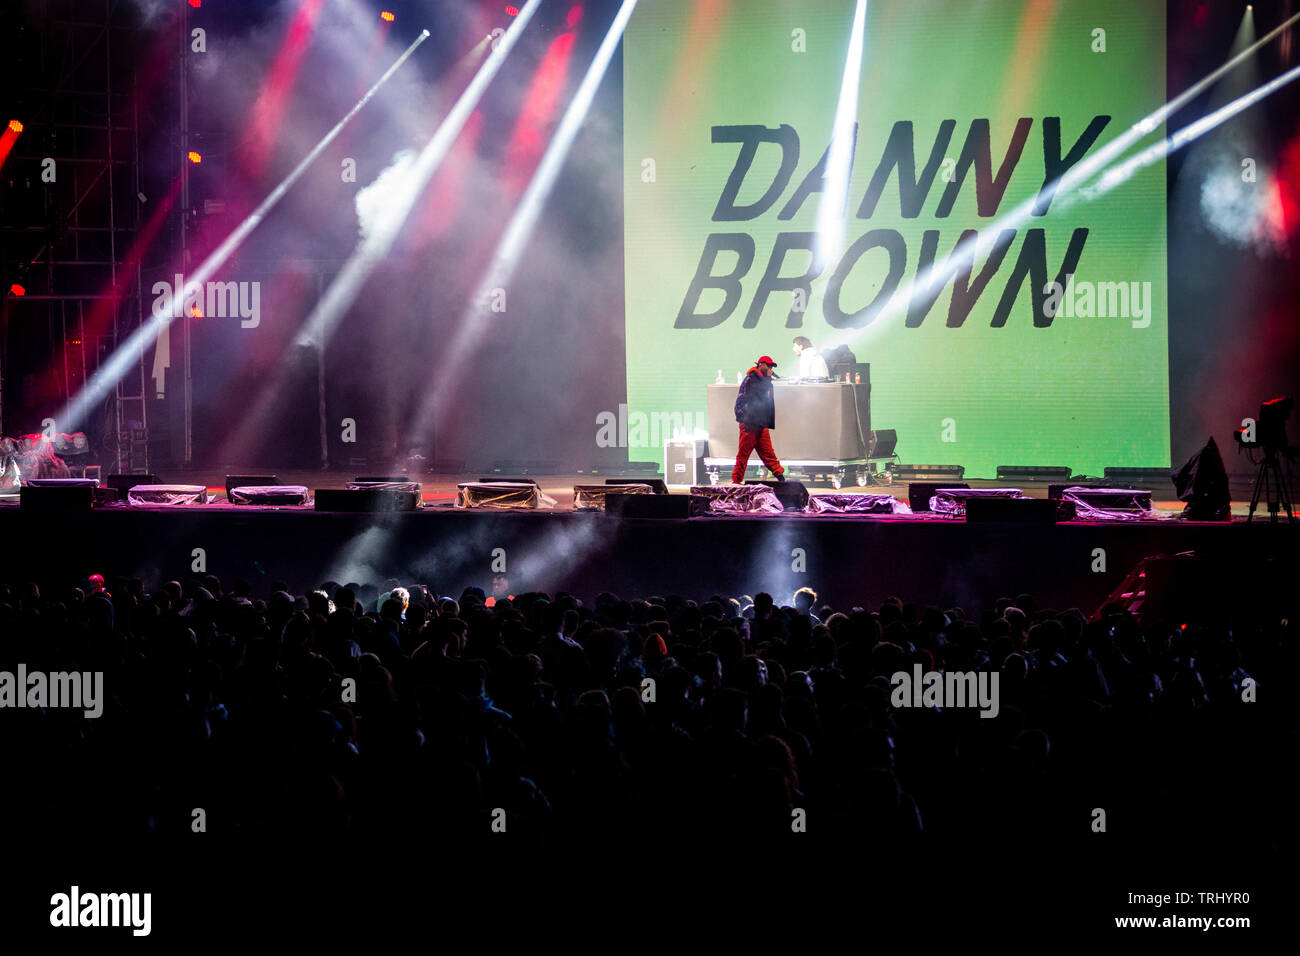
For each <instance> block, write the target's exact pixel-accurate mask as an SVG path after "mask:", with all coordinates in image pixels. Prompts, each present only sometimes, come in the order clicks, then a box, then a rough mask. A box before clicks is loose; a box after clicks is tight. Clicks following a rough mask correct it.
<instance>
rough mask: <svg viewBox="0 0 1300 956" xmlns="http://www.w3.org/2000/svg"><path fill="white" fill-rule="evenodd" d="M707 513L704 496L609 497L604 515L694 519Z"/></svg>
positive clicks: (707, 507)
mask: <svg viewBox="0 0 1300 956" xmlns="http://www.w3.org/2000/svg"><path fill="white" fill-rule="evenodd" d="M708 513H709V499H708V498H706V497H705V496H704V495H610V496H609V497H607V498H606V499H605V514H607V515H616V516H617V517H620V518H695V517H699V516H700V515H706V514H708Z"/></svg>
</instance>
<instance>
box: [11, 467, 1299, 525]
mask: <svg viewBox="0 0 1300 956" xmlns="http://www.w3.org/2000/svg"><path fill="white" fill-rule="evenodd" d="M753 471H754V470H753V469H752V468H751V477H754V475H753ZM385 473H386V472H384V471H383V469H369V470H365V469H361V470H358V469H355V468H353V469H348V470H343V469H331V470H329V471H321V470H316V471H277V470H275V469H260V468H247V469H242V468H241V469H238V470H236V469H233V468H232V469H230V470H229V471H226V472H221V473H214V472H213V471H211V470H205V471H201V470H175V469H164V470H162V471H161V472H159V473H158V476H159V478H160V479H161V480H162V481H163V482H164V483H166V484H181V485H200V484H201V485H204V486H205V487H206V488H207V489H208V492H209V494H210V495H212V505H210V506H209V507H213V506H218V507H219V506H223V505H224V504H225V498H226V487H225V480H226V475H227V474H243V475H256V474H275V476H276V477H277V478H278V479H279V480H280V483H281V484H285V485H305V486H306V487H307V488H310V489H312V490H313V491H315V489H317V488H343V487H345V486H346V485H347V483H348V482H349V481H352V480H353V479H354V478H356V477H358V476H359V475H363V474H371V475H373V474H385ZM403 477H405V476H403ZM486 477H487V473H486V472H472V473H467V474H463V475H447V474H439V475H431V474H426V475H413V476H411V479H412V480H416V481H419V482H420V484H421V487H422V495H421V497H422V498H423V503H424V506H425V507H439V506H445V507H451V506H454V504H455V501H456V486H457V484H459V483H460V482H464V481H478V480H479V479H481V478H486ZM501 477H517V475H507V474H504V473H503V474H502V475H501ZM528 477H530V478H533V479H534V480H536V481H537V483H538V485H539V486H540V487H541V489H542V490H543V491H544V492H546V494H547V495H549V496H550V497H552V498H554V499H555V507H554V508H552V509H548V510H551V511H571V510H573V488H574V485H579V484H595V485H599V484H604V482H605V478H607V477H613V475H612V474H610V473H602V474H599V475H591V474H586V475H584V474H557V475H529V476H528ZM628 477H630V478H637V477H644V476H637V475H630V476H628ZM764 477H767V475H766V472H764ZM792 477H793V478H795V480H802V479H800V476H798V475H793V476H792ZM961 480H962V481H965V482H966V483H967V484H969V485H970V486H971V487H972V488H1019V489H1021V491H1023V492H1024V493H1025V494H1026V495H1028V496H1029V497H1031V498H1046V497H1047V491H1048V482H1045V481H1034V482H1024V481H1002V480H997V479H981V478H963V479H961ZM1230 483H1231V484H1230V491H1231V493H1232V514H1233V517H1234V519H1244V518H1245V517H1246V516H1247V514H1248V510H1249V503H1250V496H1251V493H1252V491H1253V490H1254V486H1253V479H1248V478H1245V477H1242V476H1231V477H1230ZM910 484H911V482H906V481H895V482H893V483H892V484H875V485H871V486H867V487H859V486H856V485H847V484H846V485H844V486H843V487H842V488H840V489H838V490H839V491H842V492H854V491H867V492H872V493H875V494H889V495H894V496H895V497H897V498H898V499H899V500H900V501H903V502H906V501H907V496H908V487H909V486H910ZM805 485H806V486H807V488H808V490H809V492H812V493H817V492H828V493H829V492H832V491H834V490H835V489H832V488H831V486H830V485H829V484H824V483H818V484H813V483H811V482H809V481H806V480H805ZM1124 487H1133V488H1142V489H1144V490H1147V491H1150V492H1151V503H1152V505H1153V506H1154V507H1155V509H1156V511H1157V513H1159V514H1160V515H1161V516H1162V517H1172V516H1173V515H1176V514H1178V513H1179V512H1181V511H1182V510H1183V502H1181V501H1179V500H1178V499H1177V498H1176V497H1175V495H1174V490H1173V488H1172V486H1171V484H1170V483H1169V482H1167V481H1166V482H1164V483H1149V484H1143V483H1135V484H1131V485H1125V486H1124ZM686 490H687V489H685V488H676V487H675V488H673V489H671V492H672V493H674V494H684V493H686ZM1295 494H1296V490H1295V489H1293V490H1292V495H1293V500H1295V498H1294V496H1295ZM17 503H18V502H17V495H16V494H8V495H0V507H5V506H16V505H17ZM231 507H236V506H231ZM238 510H240V511H249V510H253V509H250V508H249V507H248V506H246V505H241V506H238ZM864 517H865V516H864ZM872 517H873V520H881V516H872ZM1261 518H1262V519H1263V520H1265V521H1267V520H1268V511H1267V509H1266V507H1265V506H1264V505H1263V504H1262V503H1261V505H1260V507H1259V508H1258V509H1257V511H1256V515H1255V520H1256V521H1259V520H1261Z"/></svg>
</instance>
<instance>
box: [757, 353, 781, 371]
mask: <svg viewBox="0 0 1300 956" xmlns="http://www.w3.org/2000/svg"><path fill="white" fill-rule="evenodd" d="M754 364H755V365H770V366H772V367H773V368H776V363H775V362H773V361H772V356H770V355H764V356H763V357H762V358H760V359H759V360H758V361H757V362H755V363H754Z"/></svg>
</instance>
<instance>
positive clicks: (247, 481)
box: [226, 475, 280, 501]
mask: <svg viewBox="0 0 1300 956" xmlns="http://www.w3.org/2000/svg"><path fill="white" fill-rule="evenodd" d="M279 483H280V479H279V478H277V477H276V476H275V475H226V500H227V501H229V500H230V489H231V488H245V487H248V486H250V485H253V486H263V485H278V484H279Z"/></svg>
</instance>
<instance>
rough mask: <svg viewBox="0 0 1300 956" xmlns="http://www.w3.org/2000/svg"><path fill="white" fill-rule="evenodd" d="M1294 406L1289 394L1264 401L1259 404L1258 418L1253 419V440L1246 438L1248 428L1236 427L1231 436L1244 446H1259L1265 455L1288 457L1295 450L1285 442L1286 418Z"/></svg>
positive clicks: (1293, 400)
mask: <svg viewBox="0 0 1300 956" xmlns="http://www.w3.org/2000/svg"><path fill="white" fill-rule="evenodd" d="M1294 406H1295V399H1293V398H1291V397H1290V396H1288V397H1286V398H1275V399H1273V400H1272V401H1268V402H1265V403H1264V404H1262V405H1260V406H1259V418H1258V419H1256V420H1255V428H1254V432H1255V436H1254V439H1255V440H1254V441H1250V440H1249V439H1248V437H1247V436H1248V435H1249V432H1250V429H1249V428H1238V429H1237V430H1236V431H1234V432H1233V433H1232V437H1233V438H1234V439H1235V440H1236V442H1237V444H1239V445H1241V446H1243V447H1245V448H1260V449H1263V451H1264V454H1265V455H1286V456H1287V457H1288V458H1289V457H1291V456H1292V455H1293V454H1294V452H1295V450H1294V449H1293V448H1291V447H1290V446H1289V445H1288V444H1287V439H1286V420H1287V419H1288V418H1290V417H1291V409H1292V408H1293V407H1294Z"/></svg>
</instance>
